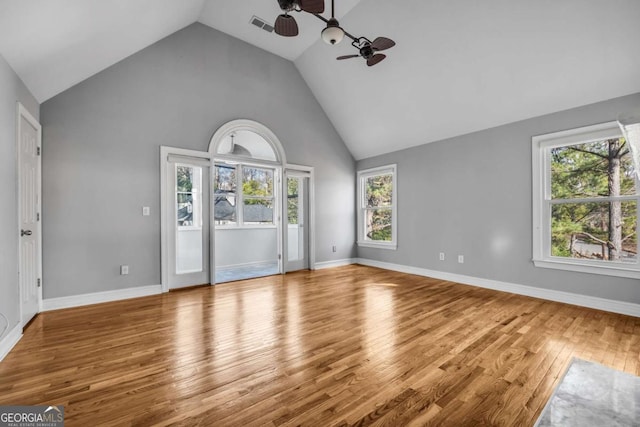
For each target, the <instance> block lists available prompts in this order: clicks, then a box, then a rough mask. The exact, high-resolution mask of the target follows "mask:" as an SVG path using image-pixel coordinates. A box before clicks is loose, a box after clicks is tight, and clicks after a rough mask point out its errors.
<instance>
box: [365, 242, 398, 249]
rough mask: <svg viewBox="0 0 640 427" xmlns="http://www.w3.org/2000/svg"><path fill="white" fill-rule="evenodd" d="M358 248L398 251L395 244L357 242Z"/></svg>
mask: <svg viewBox="0 0 640 427" xmlns="http://www.w3.org/2000/svg"><path fill="white" fill-rule="evenodd" d="M358 246H362V247H365V248H376V249H389V250H392V251H395V250H397V249H398V245H396V244H395V243H376V242H358Z"/></svg>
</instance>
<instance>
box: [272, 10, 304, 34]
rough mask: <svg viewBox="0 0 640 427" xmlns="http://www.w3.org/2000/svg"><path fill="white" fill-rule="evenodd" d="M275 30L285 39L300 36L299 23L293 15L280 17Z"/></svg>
mask: <svg viewBox="0 0 640 427" xmlns="http://www.w3.org/2000/svg"><path fill="white" fill-rule="evenodd" d="M273 28H274V29H275V30H276V34H279V35H281V36H284V37H295V36H297V35H298V23H297V22H296V20H295V19H294V18H293V16H291V15H287V14H282V15H278V18H277V19H276V23H275V25H274V26H273Z"/></svg>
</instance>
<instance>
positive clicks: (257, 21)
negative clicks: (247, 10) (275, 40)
mask: <svg viewBox="0 0 640 427" xmlns="http://www.w3.org/2000/svg"><path fill="white" fill-rule="evenodd" d="M249 22H250V23H252V24H253V25H255V26H256V27H258V28H262V29H263V30H265V31H266V32H268V33H272V32H273V25H271V24H267V22H266V21H265V20H264V19H262V18H258V17H257V16H255V15H253V16H252V17H251V21H249Z"/></svg>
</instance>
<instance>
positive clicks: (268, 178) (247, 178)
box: [214, 164, 275, 226]
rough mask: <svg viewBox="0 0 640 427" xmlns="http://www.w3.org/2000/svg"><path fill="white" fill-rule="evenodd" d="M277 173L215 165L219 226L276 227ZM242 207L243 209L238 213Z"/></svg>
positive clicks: (217, 222)
mask: <svg viewBox="0 0 640 427" xmlns="http://www.w3.org/2000/svg"><path fill="white" fill-rule="evenodd" d="M273 180H274V169H270V168H264V167H255V166H248V165H242V164H238V165H227V164H216V165H215V178H214V197H215V201H214V220H215V224H216V225H219V226H262V225H270V226H271V225H274V205H275V196H274V185H273ZM238 206H242V209H238Z"/></svg>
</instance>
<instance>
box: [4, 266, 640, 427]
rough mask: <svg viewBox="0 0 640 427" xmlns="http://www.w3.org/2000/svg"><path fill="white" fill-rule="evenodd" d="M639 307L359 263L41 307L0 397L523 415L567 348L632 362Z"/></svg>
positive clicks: (311, 417) (135, 415)
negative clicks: (606, 305) (582, 302)
mask: <svg viewBox="0 0 640 427" xmlns="http://www.w3.org/2000/svg"><path fill="white" fill-rule="evenodd" d="M639 352H640V319H638V318H634V317H628V316H623V315H617V314H611V313H606V312H602V311H597V310H591V309H586V308H580V307H576V306H571V305H565V304H560V303H554V302H549V301H543V300H538V299H534V298H528V297H523V296H517V295H512V294H508V293H501V292H495V291H491V290H486V289H481V288H474V287H471V286H464V285H459V284H454V283H450V282H445V281H441V280H434V279H428V278H424V277H419V276H413V275H408V274H401V273H395V272H390V271H385V270H380V269H376V268H370V267H363V266H348V267H341V268H336V269H330V270H321V271H317V272H299V273H294V274H289V275H286V276H273V277H269V278H262V279H253V280H249V281H244V282H235V283H228V284H222V285H218V286H215V287H204V288H197V289H190V290H185V291H180V292H171V293H169V294H164V295H159V296H152V297H145V298H138V299H134V300H127V301H121V302H116V303H107V304H100V305H94V306H87V307H81V308H75V309H67V310H60V311H55V312H48V313H43V314H41V315H39V316H38V317H37V318H36V319H35V321H34V322H33V323H32V325H31V326H30V327H29V328H28V329H27V331H26V333H25V335H24V337H23V338H22V340H21V341H20V342H19V343H18V345H17V346H16V347H15V348H14V350H13V351H12V352H11V353H10V354H9V355H8V356H7V357H6V359H5V360H4V361H3V362H0V405H5V404H29V405H32V404H46V405H49V404H62V405H64V406H65V415H66V425H67V426H97V425H140V426H146V425H170V424H176V425H189V426H192V425H202V426H227V425H229V426H235V425H237V426H254V425H255V426H261V425H269V426H290V425H311V426H324V425H327V426H328V425H359V426H364V425H390V426H401V425H425V424H431V425H451V426H465V425H474V426H475V425H504V426H528V425H532V424H533V423H534V422H535V420H536V418H537V417H538V415H539V414H540V411H541V410H542V407H543V406H544V404H545V402H546V400H547V399H548V397H549V396H550V395H551V392H552V391H553V389H554V387H555V386H556V385H557V382H558V380H559V377H560V376H561V375H562V374H563V372H564V370H565V368H566V366H567V365H568V363H569V361H570V360H571V358H572V357H573V356H577V357H581V358H584V359H588V360H593V361H596V362H599V363H602V364H604V365H607V366H610V367H612V368H615V369H619V370H624V371H626V372H629V373H632V374H636V375H637V374H639V373H640V364H639V360H638V355H639Z"/></svg>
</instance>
